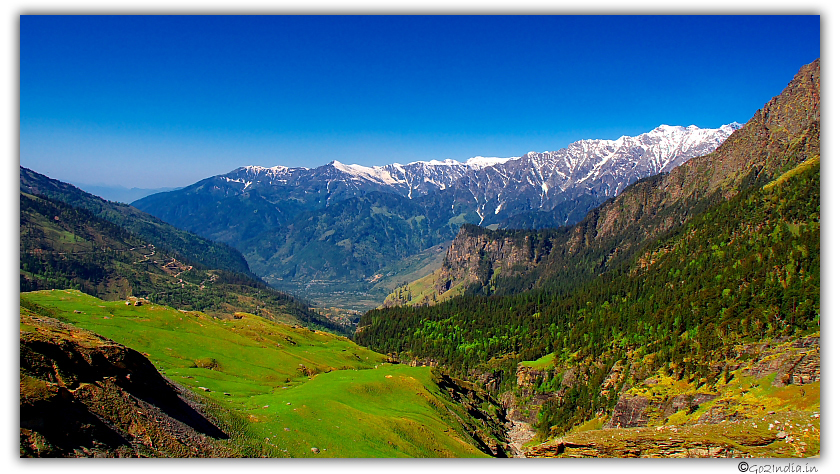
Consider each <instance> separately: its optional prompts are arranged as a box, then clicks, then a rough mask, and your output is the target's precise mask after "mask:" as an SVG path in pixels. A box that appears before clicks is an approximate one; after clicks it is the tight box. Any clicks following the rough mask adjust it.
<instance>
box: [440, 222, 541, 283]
mask: <svg viewBox="0 0 840 474" xmlns="http://www.w3.org/2000/svg"><path fill="white" fill-rule="evenodd" d="M517 234H518V233H517V232H513V231H510V232H504V233H500V234H495V233H489V232H487V231H486V230H485V229H482V228H479V227H477V226H464V227H463V228H462V229H461V231H460V232H459V233H458V236H457V237H456V238H455V240H454V241H453V242H452V245H450V247H449V249H448V250H447V251H446V257H445V258H444V261H443V265H442V267H441V274H440V276H439V277H438V280H437V281H436V283H435V288H436V289H437V291H438V294H442V293H444V292H445V291H447V290H449V289H450V288H451V287H452V286H453V285H454V284H456V283H459V282H461V283H463V284H465V285H471V284H478V285H481V286H485V285H487V284H488V283H489V282H490V280H491V278H492V277H493V276H516V275H519V274H522V273H524V272H527V271H529V270H532V269H533V268H534V267H536V266H537V264H538V263H539V262H540V261H541V260H542V259H543V258H544V257H545V256H546V255H548V253H549V252H551V245H552V244H551V238H550V236H551V235H553V233H552V232H548V231H546V232H543V233H542V234H534V235H531V234H529V233H519V234H521V235H517Z"/></svg>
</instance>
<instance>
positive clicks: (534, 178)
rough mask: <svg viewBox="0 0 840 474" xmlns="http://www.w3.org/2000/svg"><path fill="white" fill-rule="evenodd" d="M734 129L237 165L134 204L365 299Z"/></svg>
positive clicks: (301, 284) (586, 204) (579, 213)
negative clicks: (458, 239)
mask: <svg viewBox="0 0 840 474" xmlns="http://www.w3.org/2000/svg"><path fill="white" fill-rule="evenodd" d="M740 126H741V125H740V124H738V123H731V124H728V125H724V126H721V127H720V128H717V129H701V128H698V127H696V126H690V127H681V126H668V125H661V126H659V127H657V128H655V129H654V130H652V131H650V132H648V133H644V134H641V135H638V136H635V137H626V136H625V137H621V138H619V139H617V140H581V141H577V142H574V143H572V144H571V145H569V147H568V148H565V149H561V150H557V151H552V152H543V153H536V152H531V153H527V154H525V155H523V156H521V157H519V158H486V157H474V158H471V159H469V160H467V161H466V162H465V163H460V162H458V161H455V160H446V161H419V162H413V163H409V164H406V165H402V164H397V163H394V164H391V165H386V166H374V167H365V166H360V165H346V164H343V163H340V162H339V161H332V162H330V163H329V164H327V165H324V166H320V167H317V168H313V169H309V168H287V167H283V166H275V167H271V168H265V167H258V166H246V167H242V168H239V169H236V170H234V171H232V172H230V173H227V174H224V175H220V176H214V177H210V178H207V179H204V180H202V181H199V182H197V183H195V184H193V185H191V186H187V187H185V188H183V189H180V190H176V191H171V192H166V193H158V194H154V195H151V196H148V197H145V198H143V199H140V200H138V201H135V202H134V203H132V205H133V206H135V207H137V208H138V209H141V210H143V211H145V212H148V213H150V214H152V215H155V216H157V217H159V218H160V219H162V220H164V221H166V222H169V223H171V224H173V225H175V226H177V227H180V228H183V229H186V230H189V231H192V232H195V233H197V234H199V235H202V236H204V237H207V238H209V239H212V240H215V241H218V242H222V243H226V244H229V245H231V246H233V247H235V248H237V249H238V250H240V251H241V252H242V253H243V255H245V257H246V259H247V260H248V263H249V265H250V267H251V269H252V270H253V271H254V272H255V273H257V274H258V275H260V276H262V277H263V278H265V279H266V281H268V282H269V283H271V284H272V285H274V286H276V287H278V288H281V289H286V290H291V291H295V292H299V293H302V294H306V295H308V296H311V297H313V298H314V299H316V300H319V299H321V300H323V299H324V297H325V296H326V299H327V300H329V296H327V295H328V294H329V293H331V292H332V293H334V292H337V291H347V290H356V291H359V292H369V291H371V290H372V289H373V287H374V286H375V284H376V282H378V281H380V280H382V279H383V278H390V280H391V281H394V280H396V279H398V278H399V277H400V272H399V271H398V270H395V269H393V268H389V264H390V263H392V262H396V261H399V260H402V259H405V258H406V257H410V256H413V255H417V254H419V253H421V252H423V251H424V250H426V249H429V248H433V247H435V246H439V245H440V244H442V243H446V242H448V241H449V240H450V239H452V238H453V237H454V236H455V235H456V233H457V232H458V229H459V228H460V227H461V225H463V224H467V223H469V224H477V225H481V226H485V227H489V228H499V227H501V228H510V227H528V228H539V227H556V226H558V225H567V224H574V223H576V222H578V221H579V220H580V219H582V218H583V217H584V216H585V215H586V212H588V211H589V210H590V209H592V208H594V207H595V206H597V205H598V204H600V203H601V202H603V201H605V200H607V199H609V198H612V197H615V196H616V195H618V194H619V193H620V192H621V191H622V190H623V189H624V188H625V187H626V186H628V185H629V184H632V183H633V182H635V181H637V180H639V179H641V178H644V177H647V176H651V175H654V174H658V173H663V172H668V171H670V170H672V169H673V168H674V167H676V166H679V165H681V164H682V163H684V162H685V161H687V160H688V159H690V158H692V157H695V156H700V155H703V154H706V153H709V152H711V151H713V150H714V149H716V148H717V147H718V146H719V145H720V144H721V143H723V141H724V140H726V138H727V137H729V136H730V135H731V134H732V132H734V131H735V130H737V129H738V128H739V127H740ZM348 285H349V286H348ZM391 286H394V285H391ZM317 291H319V292H317ZM387 292H388V291H386V289H385V288H383V289H381V290H380V293H379V295H380V296H384V294H387ZM378 299H379V301H381V298H378Z"/></svg>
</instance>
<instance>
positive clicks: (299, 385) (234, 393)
mask: <svg viewBox="0 0 840 474" xmlns="http://www.w3.org/2000/svg"><path fill="white" fill-rule="evenodd" d="M21 306H22V307H32V308H40V309H45V310H46V311H49V312H51V314H52V316H53V317H55V318H59V319H61V320H62V321H65V322H67V323H70V324H73V325H75V326H78V327H81V328H84V329H87V330H90V331H93V332H95V333H97V334H100V335H102V336H105V337H107V338H110V339H113V340H114V341H117V342H119V343H121V344H124V345H126V346H128V347H131V348H133V349H135V350H137V351H139V352H141V353H143V354H144V355H146V356H147V357H148V358H149V360H151V361H152V363H153V364H154V365H155V366H156V367H157V368H158V370H159V371H160V372H161V373H163V374H164V375H165V376H166V377H168V378H169V379H171V380H173V381H175V382H177V383H179V384H181V385H183V386H185V387H187V388H190V389H192V390H193V391H194V392H195V393H197V394H199V395H201V396H203V397H204V398H206V399H207V400H209V401H210V402H211V403H213V404H216V405H218V406H221V407H224V408H226V409H229V410H232V411H233V412H234V413H236V414H237V415H238V416H239V417H241V419H242V420H243V425H242V427H241V431H242V432H243V433H245V436H247V437H249V438H250V439H251V440H252V442H253V443H255V444H258V445H259V446H260V449H262V450H263V452H264V453H265V454H266V455H268V456H272V457H480V456H485V454H484V453H482V452H481V451H480V450H479V449H478V448H477V447H476V445H475V444H474V443H473V442H472V440H471V438H470V436H469V434H468V433H467V432H466V431H465V430H464V428H462V425H461V423H460V422H459V420H458V419H459V417H460V418H465V417H466V414H465V413H464V412H463V410H461V408H460V407H459V405H458V404H455V403H453V402H452V401H450V400H448V399H447V398H446V397H445V396H444V395H443V393H442V392H441V390H440V389H439V388H438V386H437V385H436V384H435V383H434V381H433V379H432V374H431V372H430V370H431V369H429V368H425V367H407V366H403V365H392V364H388V363H386V360H385V356H383V355H382V354H378V353H376V352H373V351H371V350H368V349H365V348H363V347H359V346H357V345H356V344H354V343H353V342H351V341H350V340H349V339H347V338H344V337H339V336H334V335H332V334H329V333H325V332H321V331H313V330H310V329H305V328H301V327H294V326H288V325H284V324H277V323H274V322H271V321H268V320H265V319H263V318H259V317H256V316H253V315H250V314H245V313H237V314H236V315H235V318H233V319H226V320H222V319H214V318H211V317H208V316H207V315H205V314H203V313H199V312H186V311H179V310H174V309H171V308H168V307H165V306H159V305H153V304H152V305H144V306H140V307H135V306H130V305H126V304H124V303H123V302H108V301H102V300H99V299H97V298H94V297H92V296H89V295H85V294H83V293H81V292H78V291H75V290H49V291H38V292H31V293H22V294H21Z"/></svg>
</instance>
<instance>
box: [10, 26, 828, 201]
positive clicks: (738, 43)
mask: <svg viewBox="0 0 840 474" xmlns="http://www.w3.org/2000/svg"><path fill="white" fill-rule="evenodd" d="M819 56H820V18H819V16H793V17H792V16H759V17H756V16H661V17H657V16H653V17H645V16H615V17H604V16H600V17H598V16H596V17H589V16H516V17H508V16H498V17H497V16H457V17H445V16H444V17H442V16H411V17H388V16H374V17H353V16H350V17H340V16H339V17H332V16H320V17H319V16H316V17H300V16H291V17H283V16H279V17H278V16H242V17H227V16H198V17H190V16H175V17H166V16H148V17H143V16H140V17H136V16H133V17H123V16H90V17H85V16H67V17H51V16H21V18H20V162H21V165H23V166H26V167H29V168H32V169H34V170H35V171H38V172H41V173H44V174H47V175H48V176H50V177H53V178H56V179H61V180H64V181H70V182H74V183H87V184H101V183H109V184H116V185H123V186H127V187H132V186H137V187H151V188H156V187H163V186H185V185H188V184H191V183H193V182H195V181H197V180H199V179H202V178H205V177H207V176H211V175H215V174H220V173H225V172H228V171H230V170H232V169H235V168H237V167H239V166H244V165H252V164H253V165H262V166H274V165H285V166H307V167H315V166H319V165H322V164H325V163H328V162H329V161H331V160H334V159H337V160H339V161H342V162H345V163H359V164H364V165H377V164H387V163H392V162H400V163H407V162H410V161H416V160H430V159H447V158H452V159H456V160H459V161H464V160H466V159H467V158H470V157H472V156H475V155H483V156H502V157H504V156H519V155H522V154H524V153H527V152H528V151H545V150H557V149H560V148H564V147H566V146H567V145H568V144H569V143H570V142H572V141H574V140H578V139H582V138H608V139H615V138H618V137H619V136H621V135H637V134H640V133H643V132H645V131H649V130H651V129H653V128H655V127H656V126H658V125H660V124H662V123H666V124H670V125H691V124H694V125H698V126H700V127H717V126H719V125H721V124H724V123H729V122H732V121H739V122H746V121H747V120H749V119H750V118H751V117H752V116H753V114H754V113H755V111H756V110H757V109H759V108H760V107H761V106H762V105H763V104H764V103H765V102H767V101H768V100H769V99H770V98H771V97H773V96H774V95H776V94H778V93H779V92H780V91H781V90H782V89H783V88H784V87H785V86H786V85H787V83H788V82H789V81H790V79H791V78H792V77H793V75H794V74H795V73H796V71H797V70H798V69H799V68H800V67H801V66H802V65H804V64H806V63H809V62H811V61H813V60H814V59H816V58H817V57H819Z"/></svg>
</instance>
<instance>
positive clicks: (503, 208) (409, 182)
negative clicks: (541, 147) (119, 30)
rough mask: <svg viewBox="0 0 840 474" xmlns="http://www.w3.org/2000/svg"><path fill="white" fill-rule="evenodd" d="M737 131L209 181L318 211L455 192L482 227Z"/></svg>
mask: <svg viewBox="0 0 840 474" xmlns="http://www.w3.org/2000/svg"><path fill="white" fill-rule="evenodd" d="M740 127H741V124H739V123H736V122H733V123H730V124H727V125H723V126H721V127H719V128H716V129H702V128H699V127H697V126H694V125H691V126H689V127H682V126H670V125H660V126H659V127H657V128H655V129H653V130H652V131H650V132H647V133H643V134H641V135H638V136H635V137H628V136H622V137H620V138H618V139H617V140H580V141H576V142H574V143H572V144H570V145H569V147H568V148H564V149H561V150H557V151H551V152H542V153H537V152H529V153H527V154H525V155H523V156H521V157H519V158H516V157H511V158H487V157H481V156H477V157H473V158H470V159H468V160H467V161H466V162H464V163H461V162H459V161H456V160H445V161H438V160H431V161H416V162H412V163H408V164H405V165H403V164H399V163H393V164H389V165H385V166H372V167H368V166H362V165H355V164H351V165H347V164H344V163H341V162H339V161H338V160H334V161H331V162H330V163H328V164H326V165H324V166H320V167H317V168H303V167H298V168H289V167H285V166H274V167H271V168H266V167H261V166H244V167H242V168H238V169H236V170H234V171H232V172H230V173H227V174H224V175H220V176H216V177H214V178H209V179H212V180H213V181H214V185H215V186H217V187H218V189H219V190H224V192H225V193H240V194H241V193H246V192H249V191H258V192H264V191H266V190H267V189H272V194H279V193H281V192H282V193H286V194H287V195H288V196H290V197H293V198H295V199H297V200H299V201H302V202H304V203H311V204H316V203H317V204H320V205H323V206H328V205H330V203H332V202H335V201H338V200H341V199H346V198H348V197H355V196H359V195H363V194H366V193H368V192H372V191H380V192H392V193H395V194H399V195H401V196H403V197H406V198H409V199H414V198H418V197H421V196H424V195H427V194H429V193H433V192H442V191H446V190H447V189H451V188H457V189H462V190H466V191H468V192H469V193H470V194H471V195H472V197H473V199H474V200H475V202H476V207H475V214H476V216H477V217H478V219H479V220H478V222H477V224H479V225H488V224H493V223H498V222H499V221H500V219H501V218H502V217H509V216H513V215H515V214H517V213H520V212H527V211H531V210H538V209H539V210H549V209H552V208H554V207H555V206H556V205H557V204H559V203H561V202H566V201H568V200H570V199H573V198H574V197H577V196H578V195H584V194H586V195H593V196H596V199H597V197H604V198H608V197H614V196H616V195H618V194H619V193H620V192H621V191H622V190H623V189H624V188H625V187H626V186H627V185H628V184H631V183H633V182H635V181H637V180H639V179H641V178H644V177H647V176H652V175H654V174H658V173H662V172H668V171H670V170H671V169H673V168H674V167H676V166H679V165H681V164H682V163H684V162H685V161H686V160H688V159H689V158H692V157H694V156H700V155H704V154H706V153H709V152H711V151H713V150H714V149H715V148H717V147H718V146H720V144H721V143H723V141H724V140H726V138H727V137H729V135H731V134H732V132H733V131H735V130H737V129H738V128H740ZM202 182H204V181H202ZM222 182H224V184H223V185H222V184H220V183H222ZM194 186H195V185H194ZM310 194H311V196H305V195H310ZM140 201H141V203H140V204H141V205H142V201H143V200H140ZM587 210H588V209H587ZM500 215H501V216H500ZM581 217H582V216H581ZM567 220H568V219H567Z"/></svg>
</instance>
